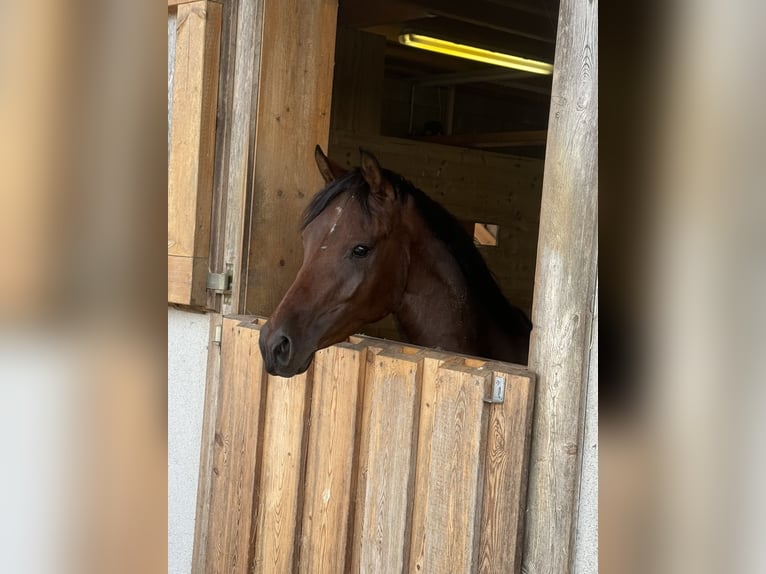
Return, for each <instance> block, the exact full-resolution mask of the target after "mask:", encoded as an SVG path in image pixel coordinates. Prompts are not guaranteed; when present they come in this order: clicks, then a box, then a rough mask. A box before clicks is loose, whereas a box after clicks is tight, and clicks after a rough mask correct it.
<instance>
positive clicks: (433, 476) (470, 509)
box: [193, 317, 534, 574]
mask: <svg viewBox="0 0 766 574" xmlns="http://www.w3.org/2000/svg"><path fill="white" fill-rule="evenodd" d="M222 327H223V330H222V335H221V379H220V387H219V392H218V396H217V397H215V400H214V401H213V404H214V412H213V413H212V416H213V420H212V421H210V424H212V425H213V426H214V429H215V430H214V433H212V436H213V441H212V444H211V445H207V448H208V449H209V450H210V452H211V456H210V457H209V460H210V461H211V464H210V467H209V468H204V467H203V470H202V474H201V477H200V480H201V482H203V483H207V484H201V486H200V490H199V492H200V500H199V501H198V508H200V509H204V512H201V513H200V514H198V517H197V520H198V522H200V521H202V522H203V524H201V525H199V524H198V526H199V527H198V529H197V536H196V540H195V545H196V548H195V553H194V555H195V561H194V564H193V572H195V573H202V572H206V573H212V572H227V573H231V572H248V573H250V572H263V573H267V572H315V573H321V574H326V573H335V572H337V573H342V572H357V573H364V574H372V573H377V572H379V573H382V574H389V573H393V572H424V573H429V572H433V573H440V572H454V573H460V572H498V573H499V572H503V573H508V572H518V571H519V568H520V558H521V556H520V551H521V544H522V538H523V537H522V532H523V517H524V506H525V500H526V473H527V465H528V450H529V449H528V445H529V437H530V430H531V429H530V420H531V412H532V401H533V392H534V377H533V376H532V375H531V374H530V373H529V372H528V371H526V370H525V369H523V368H521V367H518V366H515V365H510V364H507V363H498V362H488V361H484V360H480V359H474V358H468V357H464V356H458V355H453V354H446V353H440V352H436V351H430V350H427V349H422V348H418V347H410V346H403V345H401V344H394V343H391V342H388V341H382V340H380V339H373V338H368V337H352V338H351V340H349V341H347V342H344V343H340V344H338V345H334V346H332V347H330V348H327V349H324V350H322V351H319V352H318V353H317V354H316V357H315V360H314V363H313V365H312V366H311V368H310V369H309V370H308V371H307V372H306V373H304V374H302V375H299V376H297V377H293V378H290V379H284V378H280V377H272V376H269V375H267V374H266V373H265V371H264V368H263V362H262V359H261V355H260V351H259V349H258V339H259V336H260V326H259V321H255V322H254V321H253V318H252V317H247V318H245V317H228V318H225V319H224V321H223V326H222ZM499 381H502V382H503V383H504V389H505V398H504V401H503V402H501V403H496V404H493V403H491V402H488V401H489V400H490V399H491V397H492V396H493V392H494V388H495V385H496V383H497V382H499ZM209 414H210V413H209ZM203 448H205V447H204V446H203Z"/></svg>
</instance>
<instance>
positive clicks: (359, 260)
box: [260, 146, 409, 377]
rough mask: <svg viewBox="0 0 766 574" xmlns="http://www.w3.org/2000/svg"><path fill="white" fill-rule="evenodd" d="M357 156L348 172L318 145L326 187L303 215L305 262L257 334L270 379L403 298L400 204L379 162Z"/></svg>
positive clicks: (289, 372) (405, 255)
mask: <svg viewBox="0 0 766 574" xmlns="http://www.w3.org/2000/svg"><path fill="white" fill-rule="evenodd" d="M360 152H361V166H360V167H359V168H356V169H353V170H348V171H347V170H345V169H343V168H342V167H340V166H339V165H337V164H336V163H334V162H333V161H332V160H330V159H329V158H328V157H327V156H326V155H325V154H324V153H323V152H322V149H321V148H320V147H319V146H316V149H315V154H314V155H315V159H316V163H317V166H318V167H319V171H320V172H321V174H322V176H323V178H324V180H325V183H326V186H325V188H324V189H323V190H322V191H320V192H319V193H318V194H317V195H316V196H315V197H314V198H313V200H312V201H311V203H310V204H309V206H308V208H307V209H306V212H305V214H304V220H303V226H302V234H301V235H302V239H303V264H302V266H301V268H300V270H299V271H298V275H297V276H296V278H295V281H294V282H293V284H292V286H291V287H290V289H289V290H288V291H287V293H286V294H285V296H284V297H283V299H282V301H281V302H280V303H279V305H278V306H277V308H276V310H275V311H274V313H273V314H272V315H271V318H270V319H269V321H268V322H267V323H266V325H264V327H263V329H262V331H261V336H260V348H261V354H262V355H263V358H264V362H265V365H266V370H267V371H268V372H269V373H270V374H273V375H280V376H283V377H290V376H293V375H296V374H299V373H302V372H304V371H305V370H306V369H308V367H309V365H310V364H311V361H312V359H313V357H314V353H315V352H316V351H317V350H318V349H322V348H324V347H327V346H330V345H333V344H335V343H338V342H340V341H343V340H345V339H346V338H347V337H348V336H350V335H352V334H354V333H356V332H358V331H359V329H361V327H362V326H363V325H366V324H368V323H373V322H375V321H378V320H380V319H382V318H383V317H385V316H386V315H388V314H389V313H391V312H392V311H394V310H395V309H396V307H397V306H398V304H399V301H400V299H401V297H402V293H403V292H404V288H405V285H406V282H407V269H408V267H409V252H408V249H407V245H408V237H407V236H408V232H407V229H406V226H405V225H403V217H402V209H401V207H402V204H401V201H400V198H399V197H398V196H397V191H396V189H395V187H394V185H393V184H392V182H391V181H390V180H389V178H388V177H386V172H385V171H384V170H382V169H381V167H380V164H379V163H378V161H377V159H376V158H375V157H374V156H373V155H372V154H370V153H369V152H366V151H364V150H360Z"/></svg>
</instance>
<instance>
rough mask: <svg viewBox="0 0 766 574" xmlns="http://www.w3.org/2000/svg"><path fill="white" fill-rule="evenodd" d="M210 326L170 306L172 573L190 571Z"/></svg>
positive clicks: (201, 317)
mask: <svg viewBox="0 0 766 574" xmlns="http://www.w3.org/2000/svg"><path fill="white" fill-rule="evenodd" d="M209 326H210V316H209V315H203V314H200V313H189V312H186V311H179V310H177V309H173V308H168V574H189V572H191V560H192V548H193V544H194V515H195V512H196V506H197V482H198V473H199V451H200V443H201V435H202V413H203V406H204V400H205V371H206V368H207V345H208V333H209V328H210V327H209Z"/></svg>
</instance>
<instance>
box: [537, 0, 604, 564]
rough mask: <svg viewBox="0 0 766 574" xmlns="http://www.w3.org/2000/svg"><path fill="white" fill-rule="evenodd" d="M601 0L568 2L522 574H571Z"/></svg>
mask: <svg viewBox="0 0 766 574" xmlns="http://www.w3.org/2000/svg"><path fill="white" fill-rule="evenodd" d="M597 80H598V1H597V0H596V1H594V2H581V1H579V0H562V2H561V7H560V13H559V24H558V39H557V43H556V58H555V61H554V76H553V88H552V96H551V112H550V120H549V125H548V147H547V151H546V158H545V174H544V177H543V193H542V206H541V210H540V233H539V238H538V245H537V274H536V277H535V294H534V302H533V307H532V322H533V323H534V330H533V331H532V341H531V346H530V353H529V368H530V370H531V371H534V372H535V373H537V395H536V401H535V415H534V424H533V431H532V432H533V436H532V455H531V460H530V475H529V497H528V502H527V534H526V540H525V546H524V558H523V571H524V572H527V573H528V574H539V573H551V574H563V573H565V572H570V571H571V565H572V560H573V557H574V551H573V545H574V533H575V526H576V524H577V521H576V514H577V502H578V501H577V495H576V493H577V491H578V488H577V487H578V481H579V472H580V458H581V456H580V453H581V438H582V421H583V408H582V407H583V404H584V401H583V396H584V390H585V388H586V381H587V379H588V366H589V364H588V357H589V345H590V340H591V339H590V336H591V321H592V315H593V303H594V289H595V282H596V263H597V211H598V209H597V195H598V193H597V190H598V155H597V152H598V83H597Z"/></svg>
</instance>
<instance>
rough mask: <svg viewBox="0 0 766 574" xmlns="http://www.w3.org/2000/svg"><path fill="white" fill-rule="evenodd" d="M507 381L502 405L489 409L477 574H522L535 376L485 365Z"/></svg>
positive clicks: (494, 364) (492, 364) (490, 364)
mask: <svg viewBox="0 0 766 574" xmlns="http://www.w3.org/2000/svg"><path fill="white" fill-rule="evenodd" d="M485 368H486V369H490V370H492V378H493V379H494V378H495V377H503V378H504V379H505V382H506V383H505V384H506V386H505V389H506V390H505V402H504V403H502V404H497V405H492V406H490V407H489V424H488V437H487V450H486V460H485V464H484V472H485V474H484V488H483V500H482V518H481V542H480V548H479V572H482V573H489V572H496V573H498V574H505V573H508V572H520V571H521V551H522V548H523V544H524V509H525V506H526V495H527V471H528V468H529V467H528V464H529V444H530V437H531V432H532V405H533V404H534V376H533V375H532V374H531V373H528V372H522V373H517V372H509V370H508V366H507V365H503V364H500V363H488V364H487V365H486V366H485Z"/></svg>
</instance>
